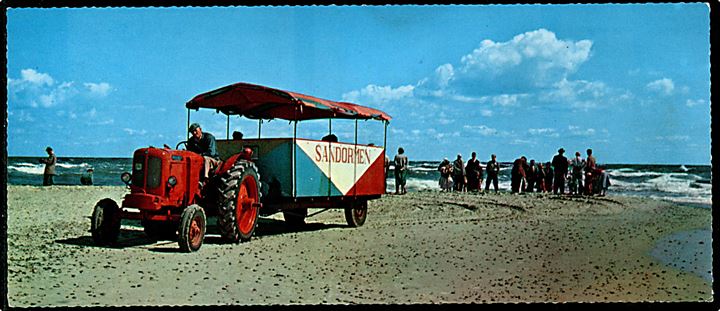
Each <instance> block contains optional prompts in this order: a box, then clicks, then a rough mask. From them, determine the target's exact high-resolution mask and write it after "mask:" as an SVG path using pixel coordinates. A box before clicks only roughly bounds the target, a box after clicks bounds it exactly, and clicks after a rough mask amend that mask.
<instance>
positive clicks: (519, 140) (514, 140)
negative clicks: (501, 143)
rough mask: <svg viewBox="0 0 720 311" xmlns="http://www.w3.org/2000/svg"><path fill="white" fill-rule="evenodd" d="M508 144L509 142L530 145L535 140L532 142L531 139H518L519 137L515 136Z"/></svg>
mask: <svg viewBox="0 0 720 311" xmlns="http://www.w3.org/2000/svg"><path fill="white" fill-rule="evenodd" d="M510 144H511V145H531V144H532V145H534V144H535V142H533V141H531V140H527V139H519V138H516V139H513V140H512V141H511V142H510Z"/></svg>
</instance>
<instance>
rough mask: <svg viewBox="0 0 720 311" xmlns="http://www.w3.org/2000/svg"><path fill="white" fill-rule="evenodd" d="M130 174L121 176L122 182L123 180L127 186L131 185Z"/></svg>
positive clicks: (126, 173)
mask: <svg viewBox="0 0 720 311" xmlns="http://www.w3.org/2000/svg"><path fill="white" fill-rule="evenodd" d="M130 177H131V175H130V173H128V172H125V173H122V174H121V175H120V180H122V181H123V182H124V183H125V184H126V185H129V184H130Z"/></svg>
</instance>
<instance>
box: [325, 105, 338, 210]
mask: <svg viewBox="0 0 720 311" xmlns="http://www.w3.org/2000/svg"><path fill="white" fill-rule="evenodd" d="M330 134H332V117H330V118H328V135H330ZM335 136H337V135H335ZM328 153H330V154H332V141H329V142H328ZM327 190H328V191H327V196H328V197H330V192H331V191H332V157H330V161H328V189H327Z"/></svg>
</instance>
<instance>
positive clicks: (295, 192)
mask: <svg viewBox="0 0 720 311" xmlns="http://www.w3.org/2000/svg"><path fill="white" fill-rule="evenodd" d="M296 139H297V120H293V143H292V149H291V151H292V179H293V199H294V198H296V197H297V172H296V170H295V166H296V165H297V162H296V161H295V156H296V155H295V148H296V146H297V141H296Z"/></svg>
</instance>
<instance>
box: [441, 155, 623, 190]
mask: <svg viewBox="0 0 720 311" xmlns="http://www.w3.org/2000/svg"><path fill="white" fill-rule="evenodd" d="M564 153H565V149H563V148H560V149H559V150H558V154H557V155H555V156H554V157H553V159H552V161H551V162H546V163H544V164H543V163H542V162H539V163H536V162H535V160H534V159H531V160H530V161H529V162H528V160H527V158H526V157H525V156H521V157H520V158H518V159H516V160H515V161H514V162H513V165H512V169H511V172H510V188H511V191H512V192H513V193H522V192H553V193H556V194H557V193H560V194H564V193H565V188H566V184H567V186H568V188H569V193H570V194H601V195H604V194H605V191H606V190H607V187H608V186H609V185H610V181H609V177H608V175H607V174H606V173H605V172H604V171H603V170H602V169H600V168H598V166H597V160H596V159H595V157H594V156H593V155H592V149H587V159H583V158H582V157H581V156H580V152H576V153H575V157H574V158H572V159H570V160H568V159H567V158H566V157H565V156H564ZM490 158H491V159H490V160H489V161H488V162H487V163H486V165H485V167H484V168H483V165H481V164H480V160H478V159H477V154H476V153H475V152H473V153H472V154H471V158H470V159H469V160H468V161H467V163H465V162H464V161H463V158H462V155H461V154H458V155H457V158H456V159H455V161H453V162H450V160H448V159H447V158H445V159H443V161H442V162H441V163H440V165H439V166H438V168H437V169H438V171H439V172H440V181H439V184H440V190H441V191H446V192H450V191H460V192H478V191H483V190H482V184H483V171H485V172H484V173H485V174H484V176H485V177H486V178H485V180H484V181H485V191H488V190H489V189H490V184H492V185H493V188H494V190H495V192H496V193H497V192H498V175H499V173H500V165H499V164H498V162H497V157H496V156H495V155H494V154H493V155H491V156H490Z"/></svg>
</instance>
